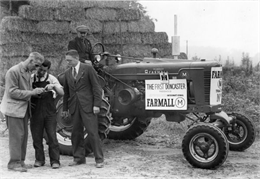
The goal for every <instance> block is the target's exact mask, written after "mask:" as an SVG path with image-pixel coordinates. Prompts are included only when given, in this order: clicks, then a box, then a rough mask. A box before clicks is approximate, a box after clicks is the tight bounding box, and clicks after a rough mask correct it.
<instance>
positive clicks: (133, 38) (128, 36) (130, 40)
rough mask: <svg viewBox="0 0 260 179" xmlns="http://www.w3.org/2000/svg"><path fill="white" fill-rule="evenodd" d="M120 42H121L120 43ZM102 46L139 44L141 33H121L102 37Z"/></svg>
mask: <svg viewBox="0 0 260 179" xmlns="http://www.w3.org/2000/svg"><path fill="white" fill-rule="evenodd" d="M121 40H122V42H121ZM103 43H104V44H121V43H122V44H141V43H142V41H141V33H135V32H130V33H128V32H123V33H121V34H120V33H114V34H109V35H105V36H104V41H103Z"/></svg>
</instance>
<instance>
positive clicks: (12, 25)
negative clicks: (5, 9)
mask: <svg viewBox="0 0 260 179" xmlns="http://www.w3.org/2000/svg"><path fill="white" fill-rule="evenodd" d="M0 26H1V29H2V30H5V31H20V32H36V31H37V28H36V23H35V22H34V21H30V20H25V19H22V18H21V17H17V16H5V17H4V18H3V19H2V21H1V25H0Z"/></svg>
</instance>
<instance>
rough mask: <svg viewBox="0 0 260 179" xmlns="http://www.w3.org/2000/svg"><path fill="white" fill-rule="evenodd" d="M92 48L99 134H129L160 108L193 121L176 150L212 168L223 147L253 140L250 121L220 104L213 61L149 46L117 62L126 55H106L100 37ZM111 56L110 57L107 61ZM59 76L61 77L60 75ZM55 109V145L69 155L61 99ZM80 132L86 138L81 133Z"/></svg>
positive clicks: (173, 118)
mask: <svg viewBox="0 0 260 179" xmlns="http://www.w3.org/2000/svg"><path fill="white" fill-rule="evenodd" d="M93 50H94V51H93V53H94V54H95V59H94V60H93V63H92V65H93V67H94V68H95V69H96V71H97V73H98V75H99V76H100V84H101V86H102V88H103V91H104V95H103V102H102V107H101V112H100V113H99V116H98V119H99V134H100V138H101V139H104V138H108V139H120V140H131V139H135V138H136V137H138V136H140V135H141V134H142V133H143V132H144V131H145V130H146V128H147V127H148V126H149V124H150V122H151V119H152V118H157V117H160V116H161V115H163V114H164V115H165V118H166V120H167V121H169V122H181V121H184V120H185V119H189V120H191V121H193V122H192V124H191V125H190V126H188V127H189V128H188V130H187V132H186V134H185V135H184V138H183V140H182V152H183V155H184V157H185V158H186V160H187V161H188V162H189V163H190V164H191V165H192V166H194V167H198V168H203V169H216V168H218V167H219V166H221V165H222V164H223V163H224V162H225V160H226V158H227V156H228V152H229V150H234V151H243V150H245V149H247V148H249V147H250V146H251V145H252V144H253V142H254V139H255V129H254V125H253V123H252V121H251V120H250V119H248V118H247V117H245V116H244V115H241V114H238V113H225V112H224V111H223V110H222V106H223V105H222V104H221V98H222V67H221V64H219V63H218V62H216V61H205V60H204V61H192V60H183V59H181V60H174V59H161V58H157V57H156V51H157V50H156V49H153V50H154V51H153V52H154V54H153V57H151V58H142V59H136V60H135V61H134V62H129V63H122V62H120V58H131V57H123V56H119V55H111V54H109V53H108V52H105V50H104V46H103V45H102V44H101V43H97V44H96V45H94V47H93ZM111 61H115V62H116V63H115V64H113V65H110V66H109V65H108V64H110V62H111ZM102 62H105V63H103V64H102ZM59 80H60V82H61V83H62V80H63V75H60V76H59ZM57 110H58V116H57V121H58V127H57V137H58V141H59V145H60V151H61V153H62V154H68V155H71V151H72V150H71V140H70V136H71V129H72V122H71V120H67V119H64V118H62V117H61V116H60V113H61V111H62V100H61V101H59V102H58V104H57ZM85 137H86V141H87V133H86V135H85ZM86 145H88V143H87V142H86Z"/></svg>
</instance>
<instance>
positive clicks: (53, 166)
mask: <svg viewBox="0 0 260 179" xmlns="http://www.w3.org/2000/svg"><path fill="white" fill-rule="evenodd" d="M51 167H52V168H53V169H57V168H60V164H58V163H53V164H52V165H51Z"/></svg>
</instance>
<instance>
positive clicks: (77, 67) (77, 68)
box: [74, 62, 80, 73]
mask: <svg viewBox="0 0 260 179" xmlns="http://www.w3.org/2000/svg"><path fill="white" fill-rule="evenodd" d="M79 65H80V62H78V64H77V65H76V66H75V67H74V68H75V69H76V72H77V73H79Z"/></svg>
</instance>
